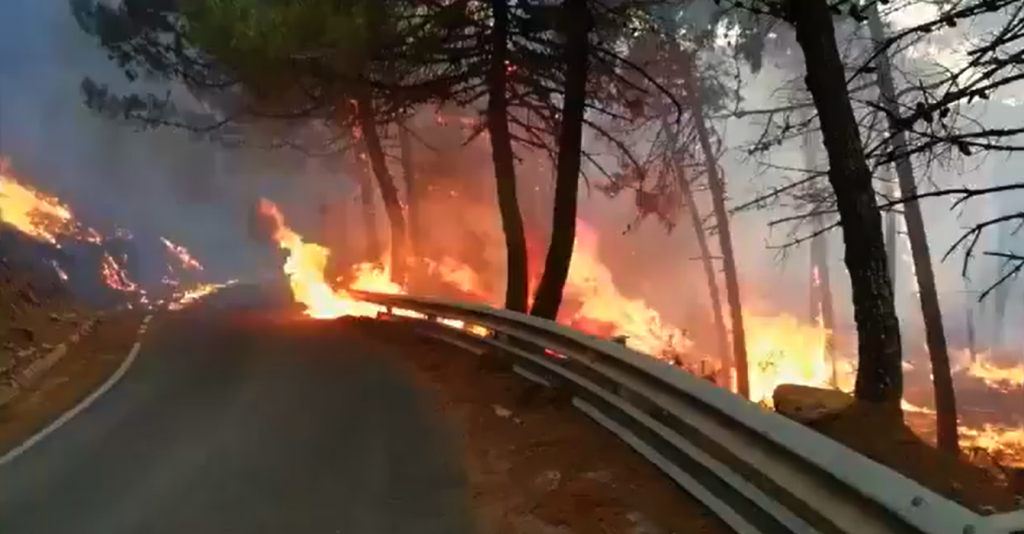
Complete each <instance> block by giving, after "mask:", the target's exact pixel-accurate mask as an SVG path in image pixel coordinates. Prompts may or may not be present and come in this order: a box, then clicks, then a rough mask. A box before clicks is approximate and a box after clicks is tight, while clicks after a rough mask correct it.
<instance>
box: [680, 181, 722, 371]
mask: <svg viewBox="0 0 1024 534" xmlns="http://www.w3.org/2000/svg"><path fill="white" fill-rule="evenodd" d="M684 172H685V171H684V170H683V166H682V165H677V166H676V176H677V179H678V180H679V189H680V191H681V192H682V193H683V202H685V203H686V205H687V210H688V211H689V212H690V223H691V224H692V225H693V232H694V235H695V236H696V237H697V248H698V250H700V263H701V266H703V267H704V277H705V278H706V279H707V283H708V297H709V298H710V299H711V313H712V314H713V315H714V321H715V339H716V341H717V343H718V357H719V358H721V360H722V361H725V360H726V359H727V358H728V357H729V332H728V330H726V328H725V313H724V312H723V311H722V296H721V294H720V293H719V289H718V277H717V276H716V275H715V265H714V263H713V262H712V261H711V247H709V246H708V237H707V234H706V233H705V232H704V220H703V219H702V218H701V216H700V207H699V206H697V201H696V199H695V198H694V196H693V187H692V186H691V185H690V180H689V178H688V177H687V176H686V175H685V174H684Z"/></svg>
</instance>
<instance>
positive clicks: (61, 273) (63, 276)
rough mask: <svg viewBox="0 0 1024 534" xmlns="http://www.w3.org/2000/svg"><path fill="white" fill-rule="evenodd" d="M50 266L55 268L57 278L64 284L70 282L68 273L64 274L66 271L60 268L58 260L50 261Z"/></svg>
mask: <svg viewBox="0 0 1024 534" xmlns="http://www.w3.org/2000/svg"><path fill="white" fill-rule="evenodd" d="M50 266H51V267H53V270H54V271H55V272H56V273H57V276H58V277H59V278H60V279H61V281H62V282H67V281H68V273H66V272H64V269H61V268H60V264H59V263H57V260H50Z"/></svg>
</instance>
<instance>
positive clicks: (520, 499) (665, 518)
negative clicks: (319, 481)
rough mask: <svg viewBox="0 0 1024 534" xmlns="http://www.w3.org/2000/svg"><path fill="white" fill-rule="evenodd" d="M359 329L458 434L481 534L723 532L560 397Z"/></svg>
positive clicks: (400, 338)
mask: <svg viewBox="0 0 1024 534" xmlns="http://www.w3.org/2000/svg"><path fill="white" fill-rule="evenodd" d="M363 327H364V328H366V329H367V330H368V331H369V332H371V333H372V335H371V336H368V337H369V338H371V339H374V340H379V341H374V342H375V343H381V344H384V345H386V346H387V350H381V351H379V352H380V353H382V354H397V355H400V356H401V357H399V358H397V360H399V365H401V366H402V367H404V368H406V369H408V370H409V372H410V374H411V375H412V376H413V377H414V378H415V380H416V381H417V382H418V383H419V384H420V385H421V386H423V387H424V388H425V389H427V390H428V391H432V392H433V393H435V394H436V395H437V397H438V398H439V399H440V400H441V406H442V412H443V415H444V416H446V417H447V418H448V419H449V420H450V421H451V422H452V423H453V425H454V426H455V428H457V429H458V430H459V431H460V434H461V438H462V443H461V446H462V448H463V453H464V461H465V466H466V471H467V475H468V479H469V482H470V486H471V491H472V499H473V505H474V508H475V509H476V510H477V513H478V520H479V522H480V525H481V527H482V530H481V532H483V533H485V534H497V533H505V532H515V533H521V534H590V533H595V534H603V533H622V534H667V533H672V532H687V533H698V532H701V533H714V534H718V533H726V532H730V530H729V529H728V527H726V526H725V524H724V523H722V522H721V521H720V520H719V519H718V518H717V517H715V516H713V515H712V514H711V513H710V512H709V511H708V510H707V509H706V508H704V507H703V506H702V505H700V504H699V503H698V502H697V501H696V500H695V499H693V498H691V497H690V496H689V495H687V494H686V493H685V492H683V491H682V490H681V489H679V488H678V487H677V486H676V485H675V484H674V483H672V482H671V481H670V480H669V479H668V478H667V477H665V476H664V475H663V474H662V473H661V472H660V471H658V470H657V469H656V468H654V467H653V466H651V465H650V464H649V463H648V462H647V461H646V460H645V459H643V458H642V457H641V456H639V455H638V454H636V453H635V452H634V451H633V450H632V449H630V448H629V447H628V446H627V445H626V444H624V443H622V442H620V441H619V440H618V439H617V438H616V437H615V436H613V435H612V434H610V433H609V432H607V431H606V430H605V429H604V428H602V427H600V426H599V425H597V424H596V423H594V422H593V421H591V420H590V419H589V418H587V417H586V416H585V415H584V414H582V413H581V412H579V411H578V410H576V409H575V408H574V407H573V406H572V405H571V403H570V402H569V399H565V398H561V397H560V396H558V395H557V394H555V393H553V392H552V391H550V390H547V389H545V388H543V387H540V386H537V385H535V384H533V383H531V382H529V381H528V380H526V379H524V378H522V377H520V376H518V375H517V374H515V373H513V372H512V371H511V370H506V369H504V368H500V367H496V366H495V365H494V363H493V360H490V359H488V357H487V356H478V355H476V354H473V353H471V352H469V351H466V350H462V349H460V348H457V347H454V346H451V345H448V344H445V343H443V342H440V341H437V340H434V339H431V338H429V337H425V336H419V335H417V334H415V333H413V332H411V331H410V329H408V328H406V327H405V326H403V325H396V324H388V323H380V322H378V323H374V322H365V323H364V324H363Z"/></svg>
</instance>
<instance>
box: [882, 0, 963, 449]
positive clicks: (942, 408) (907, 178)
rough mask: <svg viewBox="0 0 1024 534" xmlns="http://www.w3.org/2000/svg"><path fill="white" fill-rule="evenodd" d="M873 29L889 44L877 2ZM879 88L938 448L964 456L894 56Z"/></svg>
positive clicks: (886, 63) (884, 59)
mask: <svg viewBox="0 0 1024 534" xmlns="http://www.w3.org/2000/svg"><path fill="white" fill-rule="evenodd" d="M868 26H869V29H870V30H871V38H872V40H873V41H875V43H876V45H880V44H881V43H882V42H883V41H884V40H885V28H884V26H882V19H881V17H879V15H878V7H877V6H876V5H875V4H871V6H870V7H869V8H868ZM877 80H878V88H879V90H880V92H881V93H882V105H883V106H885V108H886V110H887V111H888V113H887V115H888V116H889V131H890V134H891V135H892V139H891V141H890V143H892V148H893V149H894V150H895V151H896V153H897V154H902V156H900V157H899V159H897V160H896V178H897V179H898V180H899V184H900V195H901V196H902V197H903V198H904V199H908V200H907V201H906V202H904V204H903V220H904V221H905V222H906V225H907V238H908V239H909V240H910V254H911V257H912V258H913V260H914V272H915V275H916V277H917V290H918V295H919V296H920V299H921V316H922V317H923V319H924V331H925V337H926V338H927V341H928V353H929V355H930V356H931V363H932V385H933V387H934V389H935V412H936V420H937V423H938V424H937V429H936V430H937V434H938V446H939V448H940V449H942V450H944V451H947V452H949V453H952V454H959V453H960V439H959V432H958V430H957V417H956V391H955V389H954V388H953V374H952V371H951V369H950V366H949V351H948V349H947V347H946V332H945V327H944V325H943V324H942V307H941V306H940V305H939V293H938V290H937V289H936V287H935V272H934V271H933V270H932V257H931V252H930V251H929V248H928V234H927V233H926V232H925V229H924V216H923V215H922V214H921V204H920V203H919V202H918V201H917V200H915V198H916V197H917V181H916V180H915V179H914V167H913V165H912V164H911V161H910V156H909V155H906V154H907V138H906V135H905V133H904V132H903V129H902V128H900V126H899V124H898V116H899V113H900V111H899V105H898V102H897V96H896V87H895V85H894V84H893V80H892V65H891V64H890V62H889V53H888V52H882V53H881V54H879V55H878V77H877Z"/></svg>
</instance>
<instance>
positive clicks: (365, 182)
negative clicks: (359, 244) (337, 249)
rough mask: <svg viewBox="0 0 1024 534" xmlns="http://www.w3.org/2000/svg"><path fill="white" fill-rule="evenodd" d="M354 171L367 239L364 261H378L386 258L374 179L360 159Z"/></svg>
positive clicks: (365, 237)
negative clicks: (379, 227)
mask: <svg viewBox="0 0 1024 534" xmlns="http://www.w3.org/2000/svg"><path fill="white" fill-rule="evenodd" d="M353 167H354V169H353V173H354V174H355V177H356V183H357V184H358V185H359V205H360V208H361V209H360V214H361V215H362V218H363V239H365V241H364V244H365V250H364V254H366V257H365V258H364V261H369V262H373V263H378V262H380V261H381V259H383V258H384V245H383V244H382V243H381V241H380V230H379V229H378V228H377V199H376V197H375V196H374V190H373V180H371V179H370V171H369V169H367V168H366V165H365V164H364V163H363V162H362V161H360V160H359V158H358V157H357V161H355V165H354V166H353Z"/></svg>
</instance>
